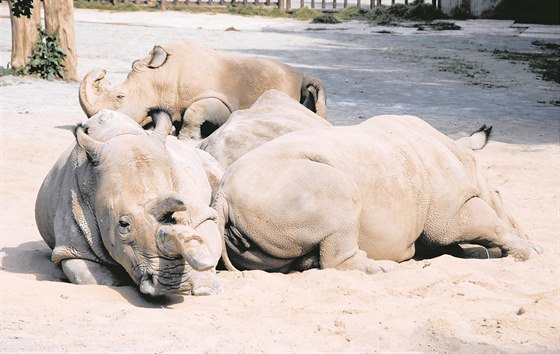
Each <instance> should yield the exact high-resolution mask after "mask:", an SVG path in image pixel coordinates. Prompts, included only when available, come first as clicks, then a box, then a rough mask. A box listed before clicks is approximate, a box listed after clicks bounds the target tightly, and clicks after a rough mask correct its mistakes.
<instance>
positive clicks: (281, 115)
mask: <svg viewBox="0 0 560 354" xmlns="http://www.w3.org/2000/svg"><path fill="white" fill-rule="evenodd" d="M328 126H331V124H330V123H329V122H327V121H326V120H325V119H323V118H321V117H320V116H318V115H317V114H315V113H313V112H311V111H310V110H308V109H306V108H305V107H303V106H302V105H301V104H299V103H298V102H297V101H295V100H293V99H292V98H290V97H289V96H288V95H286V94H285V93H283V92H280V91H277V90H269V91H266V92H265V93H263V94H262V95H261V97H259V99H258V100H257V101H256V102H255V103H254V104H253V105H252V106H251V107H250V108H248V109H244V110H239V111H235V112H234V113H233V114H232V115H231V116H230V118H229V119H228V121H227V122H226V123H225V124H224V125H222V126H221V127H220V128H218V130H216V131H215V132H214V133H212V134H211V135H210V136H209V137H208V138H206V139H205V140H204V141H203V142H202V143H200V144H199V148H200V149H202V150H204V151H206V152H208V153H209V154H210V155H212V156H213V157H214V158H216V160H218V162H219V163H220V164H221V165H222V167H223V168H224V169H225V168H227V167H229V165H231V164H232V163H233V162H234V161H235V160H237V159H238V158H239V157H241V156H242V155H244V154H245V153H247V152H248V151H251V150H253V149H254V148H256V147H257V146H260V145H262V144H264V143H266V142H267V141H270V140H272V139H274V138H277V137H279V136H282V135H284V134H287V133H289V132H292V131H295V130H301V129H305V128H318V127H328Z"/></svg>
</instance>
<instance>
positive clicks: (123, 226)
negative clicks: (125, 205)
mask: <svg viewBox="0 0 560 354" xmlns="http://www.w3.org/2000/svg"><path fill="white" fill-rule="evenodd" d="M130 222H131V220H130V218H129V217H128V216H121V218H120V219H119V223H118V225H117V229H118V231H119V233H120V234H121V235H126V234H129V233H130V231H131V230H132V226H131V225H130Z"/></svg>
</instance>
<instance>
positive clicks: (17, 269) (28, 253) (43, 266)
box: [0, 241, 184, 308]
mask: <svg viewBox="0 0 560 354" xmlns="http://www.w3.org/2000/svg"><path fill="white" fill-rule="evenodd" d="M0 254H2V265H1V269H2V270H3V271H6V272H10V273H18V274H33V275H35V279H37V280H39V281H55V282H64V283H68V280H67V279H66V276H65V275H64V273H63V272H62V269H61V268H60V266H58V265H56V264H54V263H53V262H52V261H51V250H50V248H49V247H48V246H47V245H46V244H45V243H44V242H43V241H30V242H25V243H22V244H21V245H19V246H16V247H3V248H2V249H0ZM128 281H129V283H130V285H124V286H111V287H110V288H111V289H113V290H115V291H116V292H118V293H119V294H120V295H121V296H122V297H123V298H124V299H125V300H127V301H128V302H129V303H130V304H132V305H134V306H137V307H144V308H160V307H161V308H167V307H168V306H171V305H174V304H178V303H182V302H183V301H184V299H183V296H182V295H163V296H158V297H151V296H148V295H144V294H142V293H140V291H139V290H138V286H136V285H135V284H134V283H133V282H132V280H131V279H128ZM76 286H79V285H76Z"/></svg>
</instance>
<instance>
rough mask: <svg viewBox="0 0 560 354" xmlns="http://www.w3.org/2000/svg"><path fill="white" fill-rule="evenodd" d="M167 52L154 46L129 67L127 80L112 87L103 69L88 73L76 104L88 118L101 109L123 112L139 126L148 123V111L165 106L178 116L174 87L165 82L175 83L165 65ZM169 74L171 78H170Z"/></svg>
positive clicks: (81, 84)
mask: <svg viewBox="0 0 560 354" xmlns="http://www.w3.org/2000/svg"><path fill="white" fill-rule="evenodd" d="M167 58H168V53H167V52H166V51H165V50H164V49H163V48H162V47H161V46H155V47H154V48H153V49H152V51H151V52H150V53H149V54H148V56H146V57H145V58H143V59H141V60H136V61H135V62H134V63H133V64H132V71H131V72H130V73H129V74H128V77H127V79H126V80H125V81H124V82H123V83H121V84H120V85H118V86H112V85H111V83H110V82H109V80H107V79H106V74H107V71H106V70H105V69H93V70H90V71H89V72H88V73H87V74H86V76H85V77H84V78H83V80H82V81H81V83H80V95H79V97H80V105H81V106H82V109H83V110H84V112H85V113H86V115H87V116H88V117H91V116H93V115H94V114H96V113H97V112H99V111H100V110H101V109H103V108H108V109H112V110H115V111H118V112H121V113H124V114H126V115H128V116H129V117H131V118H132V119H134V120H135V121H136V122H138V123H140V124H141V125H142V126H144V125H145V124H147V123H149V122H150V117H149V116H148V108H149V107H155V106H167V107H170V108H171V110H172V115H173V116H174V117H177V119H178V115H179V114H180V112H179V109H178V108H177V107H175V105H176V101H177V99H176V87H174V86H173V85H170V84H169V83H170V82H171V83H174V82H177V80H178V78H177V77H176V72H175V77H172V76H173V70H169V68H168V66H169V64H168V65H165V64H166V61H167ZM170 75H171V76H170Z"/></svg>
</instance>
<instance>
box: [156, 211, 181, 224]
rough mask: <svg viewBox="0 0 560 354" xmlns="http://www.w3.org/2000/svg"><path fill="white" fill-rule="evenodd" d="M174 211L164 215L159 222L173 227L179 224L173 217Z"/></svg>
mask: <svg viewBox="0 0 560 354" xmlns="http://www.w3.org/2000/svg"><path fill="white" fill-rule="evenodd" d="M173 213H174V212H173V211H170V212H168V213H165V214H163V215H162V216H160V218H159V220H158V221H159V222H160V223H162V224H171V225H175V224H177V220H175V218H174V217H173Z"/></svg>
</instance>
